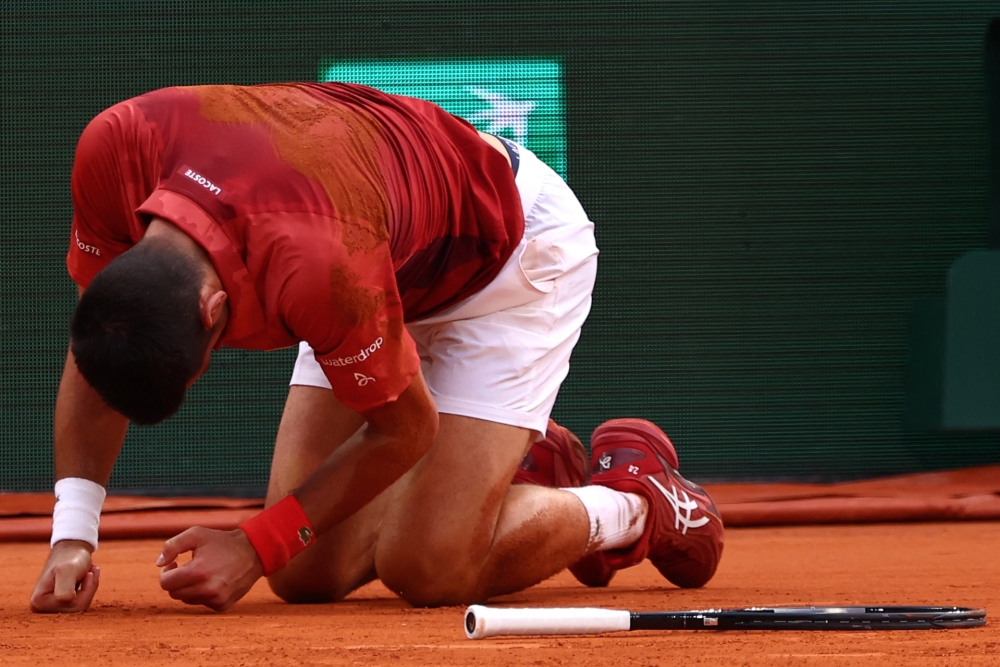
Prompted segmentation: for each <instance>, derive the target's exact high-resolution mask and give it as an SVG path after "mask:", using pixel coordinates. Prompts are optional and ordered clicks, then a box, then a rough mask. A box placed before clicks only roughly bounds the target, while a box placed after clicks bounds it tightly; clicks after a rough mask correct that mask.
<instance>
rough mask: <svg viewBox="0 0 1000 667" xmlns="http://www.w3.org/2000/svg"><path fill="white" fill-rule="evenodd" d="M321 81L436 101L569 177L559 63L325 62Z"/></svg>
mask: <svg viewBox="0 0 1000 667" xmlns="http://www.w3.org/2000/svg"><path fill="white" fill-rule="evenodd" d="M319 80H320V81H342V82H346V83H361V84H364V85H367V86H371V87H372V88H378V89H379V90H381V91H383V92H386V93H391V94H393V95H406V96H408V97H416V98H419V99H422V100H427V101H429V102H434V103H435V104H437V105H438V106H440V107H441V108H443V109H444V110H445V111H447V112H448V113H452V114H455V115H456V116H459V117H461V118H464V119H465V120H467V121H469V122H470V123H472V124H473V125H475V126H476V128H478V129H480V130H482V131H483V132H490V133H491V134H498V135H500V136H503V137H506V138H507V139H511V140H513V141H516V142H517V143H519V144H522V145H523V146H525V147H526V148H528V149H529V150H531V151H532V152H534V153H535V154H536V155H538V157H539V158H541V159H542V160H543V161H544V162H545V163H546V164H548V165H549V166H550V167H552V168H553V169H555V170H556V171H557V172H559V174H561V175H562V176H563V177H565V176H566V121H565V112H564V102H563V88H562V68H561V66H560V64H559V63H558V62H556V61H554V60H449V61H440V60H435V61H430V60H417V61H414V60H407V61H403V60H369V61H353V60H352V61H341V62H334V61H324V62H323V63H321V64H320V68H319Z"/></svg>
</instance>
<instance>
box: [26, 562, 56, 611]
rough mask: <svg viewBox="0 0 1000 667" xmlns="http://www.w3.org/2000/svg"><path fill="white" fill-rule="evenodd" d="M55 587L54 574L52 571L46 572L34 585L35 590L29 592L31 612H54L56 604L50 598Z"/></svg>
mask: <svg viewBox="0 0 1000 667" xmlns="http://www.w3.org/2000/svg"><path fill="white" fill-rule="evenodd" d="M55 585H56V574H55V572H53V571H52V570H46V571H45V573H44V574H43V575H42V576H41V577H40V578H39V579H38V583H37V584H35V590H33V591H32V592H31V611H33V612H35V613H43V612H50V611H54V610H55V607H56V604H55V599H54V598H53V597H52V591H53V589H54V588H55Z"/></svg>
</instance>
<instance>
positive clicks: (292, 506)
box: [240, 495, 316, 576]
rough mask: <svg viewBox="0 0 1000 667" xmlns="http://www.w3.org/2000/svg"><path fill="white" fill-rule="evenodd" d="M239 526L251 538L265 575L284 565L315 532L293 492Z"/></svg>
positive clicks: (310, 542)
mask: <svg viewBox="0 0 1000 667" xmlns="http://www.w3.org/2000/svg"><path fill="white" fill-rule="evenodd" d="M240 530H242V531H243V532H244V533H246V534H247V537H248V538H250V544H252V545H253V548H254V550H255V551H256V552H257V556H258V557H259V558H260V562H261V563H262V564H263V565H264V575H265V576H267V575H269V574H271V573H272V572H277V571H278V570H280V569H281V568H283V567H285V565H287V564H288V561H290V560H292V557H294V556H295V554H297V553H299V552H300V551H302V550H303V549H305V548H306V547H307V546H309V545H310V544H312V543H313V539H314V538H315V536H316V531H315V530H313V527H312V524H311V523H309V517H307V516H306V513H305V511H303V509H302V505H301V504H300V503H299V500H298V498H296V497H295V496H292V495H289V496H286V497H285V498H283V499H282V500H280V501H278V502H277V503H275V504H274V505H272V506H271V507H268V508H267V509H266V510H264V511H263V512H261V513H260V514H258V515H257V516H255V517H253V518H252V519H248V520H246V521H244V522H243V523H241V524H240Z"/></svg>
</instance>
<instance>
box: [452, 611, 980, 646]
mask: <svg viewBox="0 0 1000 667" xmlns="http://www.w3.org/2000/svg"><path fill="white" fill-rule="evenodd" d="M985 624H986V610H985V609H973V608H969V607H881V606H872V607H749V608H747V609H703V610H698V611H649V612H646V611H638V612H637V611H618V610H615V609H595V608H589V607H578V608H564V609H511V608H503V607H483V606H481V605H473V606H471V607H469V608H468V609H467V610H466V612H465V634H466V635H468V637H469V639H482V638H484V637H495V636H498V635H590V634H599V633H602V632H621V631H623V630H924V629H941V628H977V627H979V626H982V625H985Z"/></svg>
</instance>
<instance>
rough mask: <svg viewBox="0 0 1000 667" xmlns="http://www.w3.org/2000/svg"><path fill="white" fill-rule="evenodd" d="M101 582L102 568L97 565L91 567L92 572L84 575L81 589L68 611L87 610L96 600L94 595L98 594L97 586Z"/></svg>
mask: <svg viewBox="0 0 1000 667" xmlns="http://www.w3.org/2000/svg"><path fill="white" fill-rule="evenodd" d="M100 583H101V570H100V568H99V567H97V566H96V565H95V566H94V567H92V568H90V572H88V573H87V574H85V575H84V576H83V580H82V581H81V582H80V590H78V591H77V592H76V600H74V601H73V604H72V605H71V606H70V608H69V609H67V611H79V612H83V611H87V609H89V608H90V603H91V602H93V600H94V595H96V594H97V587H98V585H100Z"/></svg>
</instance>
